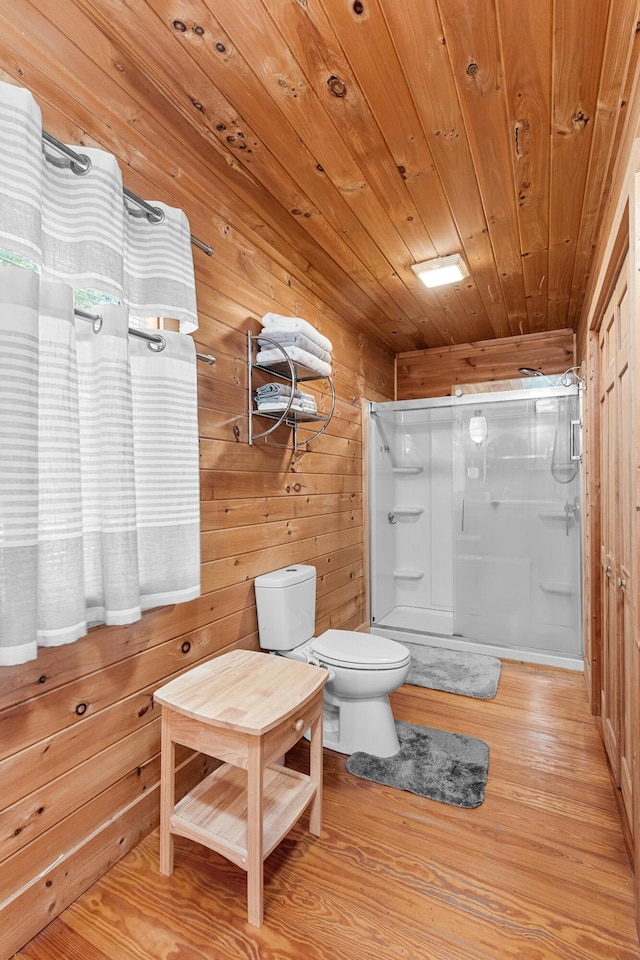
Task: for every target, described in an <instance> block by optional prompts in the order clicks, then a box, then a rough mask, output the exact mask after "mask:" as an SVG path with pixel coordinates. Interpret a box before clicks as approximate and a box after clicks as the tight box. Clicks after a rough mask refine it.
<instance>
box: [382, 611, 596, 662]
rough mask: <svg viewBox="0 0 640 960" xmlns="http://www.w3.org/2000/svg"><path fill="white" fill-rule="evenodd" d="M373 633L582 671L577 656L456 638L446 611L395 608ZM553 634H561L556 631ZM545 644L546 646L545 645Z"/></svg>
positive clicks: (451, 616) (396, 638) (451, 619)
mask: <svg viewBox="0 0 640 960" xmlns="http://www.w3.org/2000/svg"><path fill="white" fill-rule="evenodd" d="M370 631H371V633H373V634H375V635H377V636H383V637H389V638H390V639H392V640H397V641H398V642H399V643H402V641H403V640H405V641H406V642H407V643H417V644H424V645H425V646H430V647H444V648H445V649H447V650H459V651H460V652H461V653H484V654H486V655H487V656H492V657H500V658H502V659H504V660H519V661H521V662H524V663H540V664H545V665H546V666H551V667H562V668H564V669H566V670H583V669H584V662H583V659H582V657H581V656H578V655H573V654H570V655H562V654H559V653H554V652H553V651H551V650H545V649H542V650H540V649H537V650H529V649H523V648H521V647H517V646H513V645H509V644H500V643H489V642H487V641H485V640H478V639H475V638H473V637H462V636H454V634H453V613H452V612H451V611H447V610H429V609H425V608H423V607H410V606H397V607H393V609H392V610H390V611H389V612H388V613H386V614H385V616H384V617H382V618H381V619H380V620H376V621H375V622H373V623H372V624H371V627H370ZM550 633H560V634H561V633H562V631H561V630H558V628H556V630H555V631H550ZM545 645H546V644H545Z"/></svg>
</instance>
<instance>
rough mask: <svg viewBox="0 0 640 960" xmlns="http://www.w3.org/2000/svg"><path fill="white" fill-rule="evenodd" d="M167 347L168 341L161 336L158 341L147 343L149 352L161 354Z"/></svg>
mask: <svg viewBox="0 0 640 960" xmlns="http://www.w3.org/2000/svg"><path fill="white" fill-rule="evenodd" d="M166 345H167V341H166V340H165V338H164V337H160V336H158V339H157V340H149V342H148V343H147V346H148V347H149V350H153V352H154V353H161V351H162V350H164V348H165V347H166Z"/></svg>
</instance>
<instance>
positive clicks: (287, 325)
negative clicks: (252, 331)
mask: <svg viewBox="0 0 640 960" xmlns="http://www.w3.org/2000/svg"><path fill="white" fill-rule="evenodd" d="M262 326H263V327H264V328H265V331H264V332H265V336H267V337H268V336H270V334H269V327H273V329H274V330H282V331H286V332H288V333H302V334H304V336H305V337H309V339H310V340H313V341H314V342H315V343H317V344H318V346H319V347H322V349H323V350H326V351H327V352H328V353H331V351H332V350H333V347H332V345H331V340H328V339H327V337H323V335H322V334H321V333H319V332H318V331H317V330H316V328H315V327H312V326H311V324H310V323H307V321H306V320H303V319H302V317H281V316H280V314H279V313H265V315H264V317H263V318H262Z"/></svg>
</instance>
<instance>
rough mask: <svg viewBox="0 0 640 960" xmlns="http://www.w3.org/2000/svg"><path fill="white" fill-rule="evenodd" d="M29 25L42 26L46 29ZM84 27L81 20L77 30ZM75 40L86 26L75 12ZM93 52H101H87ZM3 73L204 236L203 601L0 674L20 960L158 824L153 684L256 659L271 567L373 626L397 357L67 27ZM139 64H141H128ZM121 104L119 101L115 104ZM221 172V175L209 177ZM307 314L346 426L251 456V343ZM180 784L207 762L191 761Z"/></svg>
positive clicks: (1, 953) (321, 616)
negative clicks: (365, 479)
mask: <svg viewBox="0 0 640 960" xmlns="http://www.w3.org/2000/svg"><path fill="white" fill-rule="evenodd" d="M35 26H36V25H35V24H34V27H35ZM84 26H86V25H84ZM74 28H75V29H76V30H77V33H78V36H87V34H86V33H85V32H83V23H81V22H80V19H79V18H78V17H77V11H76V20H75V21H74ZM87 42H88V41H87ZM0 45H1V46H2V48H3V49H2V53H3V54H4V57H5V59H4V63H5V66H6V71H7V72H5V73H4V74H2V76H3V79H11V80H13V81H14V82H16V83H19V84H21V85H24V86H27V87H29V88H30V89H31V90H32V92H33V93H34V95H35V96H36V98H37V99H38V101H39V102H40V104H41V106H42V108H43V118H44V126H45V129H47V130H48V131H49V132H50V133H52V134H53V135H54V136H57V137H58V138H59V139H61V140H63V141H65V142H69V143H81V142H84V143H98V144H100V145H102V146H104V147H105V148H106V149H108V150H111V151H112V152H113V153H115V154H116V156H118V158H119V159H120V161H121V165H122V166H123V169H124V179H125V184H126V185H127V186H128V187H130V188H131V189H132V190H134V191H135V192H136V193H138V194H139V195H140V196H143V197H146V198H149V199H159V200H163V201H166V202H168V203H171V204H174V205H176V206H180V207H182V208H183V209H184V210H185V211H186V213H187V215H188V217H189V219H190V222H191V227H192V230H193V232H194V233H195V234H196V235H197V236H199V237H201V238H202V239H203V240H205V241H207V242H211V243H212V244H213V245H214V247H215V255H214V257H213V258H211V259H209V258H207V257H206V256H205V255H204V254H203V253H201V252H199V251H198V250H194V259H195V264H196V275H197V281H198V291H197V293H198V307H199V312H200V328H199V330H198V331H197V334H196V342H197V346H198V349H199V350H200V351H201V352H204V353H212V354H214V355H215V356H216V358H217V362H216V365H215V367H213V368H211V367H208V366H206V365H205V364H203V363H200V364H199V367H198V374H199V419H200V437H201V440H200V448H201V464H202V470H201V495H202V593H203V595H202V596H201V598H200V599H198V600H195V601H193V602H192V603H189V604H183V605H179V606H175V607H167V608H160V609H157V610H154V611H150V612H148V613H146V614H145V615H144V616H143V618H142V620H141V621H139V622H138V623H136V624H133V625H131V626H129V627H124V628H123V627H119V628H115V627H108V628H106V627H101V628H97V629H94V630H92V631H91V632H90V634H89V635H88V636H87V637H86V638H84V639H82V640H80V641H78V642H77V643H75V644H71V645H70V646H68V647H63V648H59V649H48V650H43V651H42V652H41V654H40V656H39V657H38V659H37V660H36V661H34V662H32V663H29V664H25V665H23V666H16V667H10V668H3V669H2V670H0V785H1V786H0V931H2V934H1V936H0V957H1V958H2V960H4V958H6V957H8V956H10V955H11V954H12V953H13V952H14V951H15V950H16V949H18V948H19V947H20V946H21V945H22V944H23V943H24V942H26V941H27V940H28V939H29V938H30V937H32V936H33V935H34V934H35V933H36V932H37V931H38V930H39V929H41V928H42V927H44V926H45V925H46V924H47V923H48V922H49V921H50V920H51V919H52V918H53V917H54V916H56V915H57V914H58V913H59V912H60V911H61V910H62V909H63V908H64V907H65V906H66V905H67V904H68V903H70V902H71V901H72V900H73V899H75V898H76V897H77V896H78V894H79V893H80V892H81V891H82V890H84V889H86V888H87V887H88V886H89V885H90V884H91V883H92V882H93V881H94V880H95V879H96V878H97V877H98V876H100V875H101V874H102V873H103V872H104V871H105V870H107V869H108V868H109V867H110V866H111V865H112V864H113V863H115V862H116V861H117V860H118V859H119V858H120V857H121V856H122V855H123V854H124V853H125V852H126V851H127V850H128V849H130V848H131V847H132V846H134V845H135V844H136V843H137V842H138V841H139V840H141V839H142V838H143V837H144V836H145V835H146V834H147V833H148V832H149V830H150V829H152V828H153V827H154V825H155V824H156V823H157V821H158V809H159V798H158V781H159V747H160V729H159V716H158V714H159V711H158V709H157V708H154V705H153V699H152V694H153V691H154V689H156V688H157V687H159V686H160V685H161V684H163V683H164V682H165V681H166V680H167V679H168V678H170V677H172V676H175V675H176V674H177V673H179V672H180V671H183V670H185V669H186V668H188V667H191V666H192V665H194V664H196V663H198V662H199V661H201V660H202V659H205V658H209V657H211V656H213V655H216V654H219V653H221V652H223V651H226V650H228V649H231V648H234V647H238V646H240V647H247V648H256V647H257V645H258V637H257V624H256V614H255V604H254V594H253V578H254V577H255V576H256V575H257V574H260V573H264V572H266V571H268V570H270V569H273V568H275V567H278V566H281V565H286V564H288V563H293V562H309V563H313V564H315V565H316V567H317V568H318V574H319V582H318V608H317V617H318V619H317V628H318V630H319V631H322V630H325V629H327V628H329V627H338V626H340V627H345V628H350V629H353V628H355V627H357V626H359V625H360V624H361V623H362V622H363V619H364V601H363V595H364V588H363V514H362V475H361V474H362V471H361V460H362V430H361V416H360V398H361V397H362V396H368V397H370V398H371V399H380V400H385V399H391V398H392V395H393V361H392V358H391V356H390V354H388V353H387V352H386V351H385V350H383V349H381V348H380V347H378V346H376V344H374V343H372V342H370V341H368V340H366V339H365V338H364V337H363V336H362V335H361V334H358V332H357V322H355V321H357V317H355V320H354V316H353V315H352V314H351V313H349V314H346V312H345V313H341V312H340V305H335V304H332V303H329V302H326V301H325V300H323V298H322V296H321V285H320V284H316V277H315V274H314V270H313V268H312V267H311V265H310V264H309V263H306V262H305V260H304V258H303V257H301V256H300V255H299V254H298V253H297V252H296V250H295V243H293V242H292V241H290V239H289V238H288V236H287V235H286V234H285V233H283V235H282V236H277V235H274V234H273V233H270V232H269V231H267V230H266V229H263V228H264V223H263V222H262V221H261V218H260V215H259V210H258V209H252V208H251V207H250V206H249V205H248V204H247V202H246V194H247V193H248V192H250V189H251V188H250V187H249V186H248V185H247V183H244V182H243V183H241V184H240V187H241V190H240V192H242V190H244V191H245V199H244V200H243V199H242V198H241V197H239V195H238V192H234V189H235V188H237V187H238V182H237V173H236V172H234V171H233V170H232V169H231V168H229V172H228V183H227V184H226V185H225V183H224V182H223V181H222V180H221V176H220V164H219V163H217V158H216V163H215V164H213V166H212V167H211V168H207V166H206V164H205V163H204V161H203V159H202V157H201V156H200V157H197V156H196V155H195V154H194V155H192V154H191V153H190V151H189V145H188V143H184V142H183V141H182V139H181V133H182V131H181V130H180V129H179V128H177V129H176V130H174V131H173V132H172V131H171V130H170V129H169V128H168V127H167V126H166V124H165V120H164V119H163V118H162V115H161V110H160V105H158V112H157V113H156V115H154V114H152V113H149V112H146V113H144V115H143V114H142V112H141V111H140V110H139V107H138V105H137V103H136V100H135V96H136V93H135V84H136V82H137V80H138V78H137V77H136V74H135V71H134V70H133V69H131V70H130V71H125V72H124V75H123V76H122V77H121V78H120V79H121V86H120V87H118V88H117V90H116V87H115V85H114V82H113V80H112V78H111V77H109V76H107V75H106V74H104V73H102V71H101V69H100V66H99V64H100V62H104V61H109V62H110V63H111V66H112V69H114V70H115V68H113V64H116V65H117V64H118V63H122V62H123V57H122V53H121V52H119V51H117V50H107V49H104V48H101V49H100V51H99V55H98V52H96V56H95V58H93V59H89V58H88V57H87V56H85V55H84V54H83V53H82V51H81V50H79V48H77V47H71V46H70V45H69V44H68V43H66V42H64V41H63V38H62V37H61V36H60V35H58V34H57V33H56V31H55V30H54V29H52V28H51V29H48V30H47V31H43V32H41V34H40V36H39V38H37V37H36V36H35V33H34V31H32V30H30V31H29V33H28V36H27V35H25V36H23V37H22V38H21V37H20V35H18V33H17V32H16V33H15V35H14V36H13V38H12V43H11V45H10V48H9V39H8V38H7V35H6V34H5V35H4V36H3V38H2V40H1V41H0ZM129 66H131V65H130V64H129ZM116 93H117V96H116ZM214 167H216V168H217V169H214ZM270 310H273V311H276V312H279V313H283V314H287V315H301V316H304V317H306V318H307V319H308V320H309V321H310V322H312V323H314V324H315V325H316V326H317V327H318V328H319V329H321V330H322V332H323V333H324V334H325V335H327V336H328V337H329V338H330V339H331V340H332V341H333V344H334V363H333V368H334V374H335V376H334V382H335V387H336V394H337V404H336V413H335V416H334V419H333V420H332V422H331V424H330V425H329V427H328V429H327V431H326V433H325V434H324V435H323V436H322V437H321V438H320V439H319V440H318V441H317V442H316V443H315V444H314V445H313V448H312V449H311V450H310V451H308V452H306V451H299V452H296V453H295V454H292V452H291V450H287V449H281V448H279V447H274V446H271V447H264V446H252V447H250V446H249V445H248V444H247V442H246V440H247V426H248V424H247V413H246V410H247V368H246V354H247V339H246V331H247V330H248V329H251V330H253V331H257V330H258V329H259V322H258V318H259V317H260V316H261V315H262V314H263V313H265V312H267V311H270ZM181 761H182V768H181V773H180V777H181V787H182V789H187V787H188V785H189V784H190V783H192V782H193V781H194V780H196V779H199V778H200V777H201V775H202V772H203V769H206V765H207V761H206V759H203V758H202V757H195V758H194V757H190V756H189V755H188V754H187V753H183V754H182V756H181Z"/></svg>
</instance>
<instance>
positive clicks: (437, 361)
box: [396, 330, 575, 400]
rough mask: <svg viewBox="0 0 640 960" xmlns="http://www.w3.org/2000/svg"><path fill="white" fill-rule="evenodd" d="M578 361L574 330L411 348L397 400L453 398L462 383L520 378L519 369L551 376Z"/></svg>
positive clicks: (400, 361)
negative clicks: (429, 347)
mask: <svg viewBox="0 0 640 960" xmlns="http://www.w3.org/2000/svg"><path fill="white" fill-rule="evenodd" d="M574 363H575V360H574V337H573V331H571V330H555V331H553V332H550V333H534V334H529V335H528V336H524V337H503V338H502V339H500V340H480V341H476V342H475V343H464V344H458V345H457V346H452V347H434V348H433V349H431V350H412V351H411V352H409V353H399V354H398V355H397V357H396V365H397V373H396V376H397V399H398V400H417V399H420V397H448V396H450V395H451V394H452V393H453V392H454V390H455V388H456V385H458V384H467V383H483V382H486V381H492V380H511V379H513V378H516V377H518V367H533V368H534V369H535V370H541V371H542V372H543V373H547V374H552V373H563V372H564V371H565V370H566V369H567V368H568V367H570V366H572V365H573V364H574Z"/></svg>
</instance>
